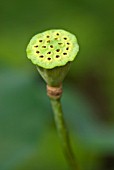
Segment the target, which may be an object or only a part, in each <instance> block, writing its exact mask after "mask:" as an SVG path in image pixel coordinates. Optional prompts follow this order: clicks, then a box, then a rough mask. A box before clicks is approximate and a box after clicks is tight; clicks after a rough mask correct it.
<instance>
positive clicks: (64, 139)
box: [50, 99, 77, 170]
mask: <svg viewBox="0 0 114 170" xmlns="http://www.w3.org/2000/svg"><path fill="white" fill-rule="evenodd" d="M50 100H51V104H52V109H53V112H54V118H55V123H56V127H57V130H58V134H59V137H60V140H61V145H62V149H63V152H64V155H65V157H66V160H67V162H68V164H69V166H70V168H71V169H72V170H77V164H76V162H75V157H74V154H73V151H72V148H71V145H70V140H69V134H68V131H67V128H66V124H65V121H64V117H63V111H62V106H61V102H60V99H50Z"/></svg>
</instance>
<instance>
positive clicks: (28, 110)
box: [0, 70, 49, 170]
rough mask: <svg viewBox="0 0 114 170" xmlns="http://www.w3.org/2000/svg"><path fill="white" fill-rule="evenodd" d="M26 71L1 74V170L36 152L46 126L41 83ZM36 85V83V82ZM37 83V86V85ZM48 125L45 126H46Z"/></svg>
mask: <svg viewBox="0 0 114 170" xmlns="http://www.w3.org/2000/svg"><path fill="white" fill-rule="evenodd" d="M32 76H33V75H30V74H27V73H25V71H24V70H23V71H20V72H19V71H16V70H15V71H9V72H1V73H0V169H2V170H9V169H12V168H13V166H15V165H18V164H20V163H21V162H23V161H24V160H26V159H27V158H29V156H30V155H31V153H32V152H33V151H34V150H35V147H36V145H37V143H38V142H39V143H40V142H41V139H40V136H41V135H42V133H44V131H45V128H46V124H47V123H48V120H49V119H48V116H47V111H48V112H49V109H48V107H47V106H48V104H47V103H48V100H46V97H45V96H46V95H45V90H44V86H43V84H42V85H41V84H40V81H38V85H35V81H34V76H33V77H32ZM36 82H37V81H36ZM36 84H37V83H36ZM46 122H47V123H46Z"/></svg>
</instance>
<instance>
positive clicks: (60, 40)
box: [27, 29, 79, 86]
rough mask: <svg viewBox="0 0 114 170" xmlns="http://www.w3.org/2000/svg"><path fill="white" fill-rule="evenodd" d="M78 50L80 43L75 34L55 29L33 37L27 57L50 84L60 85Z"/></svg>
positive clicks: (28, 47)
mask: <svg viewBox="0 0 114 170" xmlns="http://www.w3.org/2000/svg"><path fill="white" fill-rule="evenodd" d="M78 51H79V45H78V43H77V39H76V37H75V36H74V35H73V34H71V33H69V32H67V31H64V30H59V29H54V30H48V31H45V32H43V33H39V34H37V35H35V36H34V37H33V38H32V39H31V41H30V43H29V44H28V46H27V57H28V58H29V59H30V60H31V61H32V62H33V63H34V64H35V65H36V66H37V69H38V71H39V73H40V74H41V76H42V77H43V78H44V80H45V81H46V83H47V84H48V85H50V86H59V85H60V84H61V83H62V81H63V79H64V78H65V76H66V74H67V72H68V69H69V66H70V63H71V61H73V60H74V58H75V57H76V55H77V53H78Z"/></svg>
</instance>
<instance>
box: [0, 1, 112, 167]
mask: <svg viewBox="0 0 114 170" xmlns="http://www.w3.org/2000/svg"><path fill="white" fill-rule="evenodd" d="M0 13H1V15H0V170H48V169H49V170H58V169H59V170H66V169H68V168H67V164H66V161H65V160H64V157H63V154H62V151H61V148H60V145H59V144H60V143H59V139H58V137H57V134H56V130H55V126H54V121H53V114H52V111H51V106H50V102H49V99H48V97H47V96H46V89H45V83H44V82H43V80H42V79H41V78H40V76H39V74H38V73H37V71H36V68H35V66H34V65H33V64H32V63H31V62H30V61H29V60H28V59H27V58H26V52H25V51H26V46H27V44H28V42H29V40H30V39H31V37H32V36H33V35H35V34H37V33H39V32H43V31H45V30H47V29H52V28H60V29H65V30H67V31H70V32H71V33H73V34H75V35H76V36H77V39H78V42H79V45H80V52H79V54H78V56H77V59H76V60H75V61H74V62H73V64H72V66H71V69H70V71H69V74H68V76H67V78H66V80H65V81H64V94H63V98H62V104H63V110H64V112H65V119H66V121H67V124H68V127H69V130H70V132H71V138H72V142H73V146H74V150H75V154H76V158H77V162H78V163H79V165H80V167H81V169H82V170H105V169H106V170H112V169H114V163H113V162H114V126H113V123H114V55H113V53H114V49H113V46H114V36H113V30H114V1H113V0H109V1H106V0H96V1H92V0H82V1H80V0H70V1H68V0H47V1H45V0H44V1H43V0H42V1H39V0H32V1H30V0H28V1H27V0H23V1H22V0H8V1H0Z"/></svg>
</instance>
